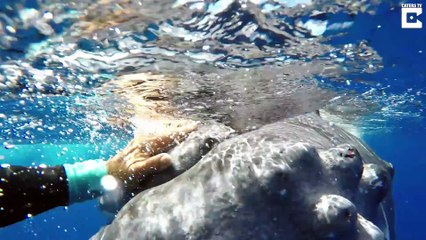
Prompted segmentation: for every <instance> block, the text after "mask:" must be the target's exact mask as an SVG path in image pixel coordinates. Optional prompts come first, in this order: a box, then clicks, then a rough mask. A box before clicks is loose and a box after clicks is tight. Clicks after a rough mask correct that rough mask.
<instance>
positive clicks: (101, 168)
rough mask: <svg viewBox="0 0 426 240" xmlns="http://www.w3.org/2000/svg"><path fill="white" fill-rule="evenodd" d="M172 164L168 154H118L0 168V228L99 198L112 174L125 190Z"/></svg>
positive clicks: (134, 186) (132, 187)
mask: <svg viewBox="0 0 426 240" xmlns="http://www.w3.org/2000/svg"><path fill="white" fill-rule="evenodd" d="M170 165H171V159H170V156H169V155H168V154H164V153H162V154H157V155H155V156H153V157H141V158H136V157H132V158H131V159H130V160H128V161H125V160H124V159H123V158H122V157H121V155H117V156H116V157H114V158H112V159H110V160H109V161H101V160H88V161H84V162H78V163H74V164H64V165H62V166H56V167H40V166H38V167H22V166H9V165H8V166H4V165H3V166H1V167H0V227H4V226H7V225H10V224H13V223H16V222H19V221H21V220H24V219H26V218H28V217H32V216H35V215H37V214H39V213H42V212H45V211H47V210H49V209H52V208H55V207H59V206H67V205H70V204H73V203H76V202H82V201H85V200H90V199H94V198H96V197H99V196H100V195H101V194H102V193H103V191H104V189H103V186H102V184H101V181H102V178H103V177H104V176H107V175H111V176H113V177H114V179H116V180H117V181H120V182H123V183H125V184H123V186H124V187H125V189H126V190H132V189H134V188H136V187H137V186H138V185H139V184H140V182H141V181H143V179H144V178H145V177H146V176H149V175H153V174H155V173H158V172H159V171H162V170H163V169H165V168H167V167H169V166H170Z"/></svg>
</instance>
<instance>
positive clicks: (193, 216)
mask: <svg viewBox="0 0 426 240" xmlns="http://www.w3.org/2000/svg"><path fill="white" fill-rule="evenodd" d="M392 177H393V168H392V166H391V165H390V164H389V163H387V162H385V161H383V160H381V159H380V158H378V157H377V156H376V155H375V154H374V153H373V152H372V150H370V149H369V148H368V147H367V146H365V145H364V144H363V143H362V142H361V141H360V140H358V139H357V138H356V137H354V136H352V135H351V134H349V133H347V132H345V131H344V130H342V129H341V128H339V127H337V126H335V125H333V124H331V123H329V122H326V121H324V120H322V119H321V118H320V117H319V116H318V115H316V114H306V115H302V116H299V117H295V118H290V119H286V120H283V121H279V122H276V123H273V124H269V125H266V126H264V127H262V128H260V129H258V130H255V131H252V132H248V133H245V134H242V135H238V136H234V137H231V138H229V139H228V140H225V141H223V142H221V143H220V144H219V145H218V146H216V147H215V148H214V149H213V150H211V151H210V152H209V153H208V154H207V155H205V156H204V157H203V158H202V159H201V160H200V161H199V162H198V163H197V164H196V165H195V166H194V167H192V168H190V169H189V170H188V171H186V172H184V173H183V174H181V175H179V176H178V177H176V178H175V179H173V180H171V181H169V182H167V183H165V184H163V185H161V186H158V187H155V188H152V189H149V190H147V191H145V192H142V193H140V194H139V195H137V196H136V197H134V198H133V199H132V200H131V201H130V202H128V203H127V204H126V205H125V206H124V207H123V208H122V209H121V211H120V212H119V213H118V215H117V217H116V219H115V220H114V221H113V222H112V223H111V224H110V225H109V226H106V227H105V228H103V229H102V230H101V231H100V232H99V233H98V234H96V235H95V236H94V237H92V239H103V240H105V239H363V240H364V239H393V238H394V232H393V203H392V196H391V191H390V190H391V181H392Z"/></svg>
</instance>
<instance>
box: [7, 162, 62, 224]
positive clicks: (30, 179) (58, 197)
mask: <svg viewBox="0 0 426 240" xmlns="http://www.w3.org/2000/svg"><path fill="white" fill-rule="evenodd" d="M66 205H68V183H67V178H66V173H65V169H64V167H63V166H56V167H46V168H43V167H21V166H6V167H3V166H2V167H0V227H3V226H7V225H10V224H13V223H15V222H18V221H21V220H23V219H25V218H27V217H31V216H34V215H36V214H39V213H41V212H44V211H46V210H49V209H51V208H54V207H58V206H66Z"/></svg>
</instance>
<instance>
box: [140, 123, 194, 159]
mask: <svg viewBox="0 0 426 240" xmlns="http://www.w3.org/2000/svg"><path fill="white" fill-rule="evenodd" d="M196 127H197V124H196V123H195V122H193V123H191V124H187V125H184V126H176V127H175V128H174V129H171V131H170V132H168V133H166V134H163V135H160V136H152V137H150V138H148V139H145V140H144V141H143V143H141V144H139V145H140V146H141V152H143V153H144V154H145V155H146V156H154V155H156V154H158V153H161V152H164V151H166V150H167V148H169V147H170V146H172V145H173V144H175V143H179V142H180V141H182V140H183V139H185V138H186V137H187V136H188V134H189V133H190V132H192V131H194V130H195V129H196Z"/></svg>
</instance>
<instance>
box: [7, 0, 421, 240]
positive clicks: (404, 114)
mask: <svg viewBox="0 0 426 240" xmlns="http://www.w3.org/2000/svg"><path fill="white" fill-rule="evenodd" d="M83 2H84V3H86V1H82V2H81V3H80V4H82V5H83ZM167 2H168V1H167ZM180 2H181V1H177V2H171V4H170V5H172V4H178V3H180ZM249 2H250V1H249ZM253 2H255V1H253ZM256 2H257V3H256V4H255V7H253V6H251V5H250V3H247V2H246V1H241V2H238V1H211V2H209V3H201V1H200V2H198V1H195V2H191V1H188V2H186V3H185V4H186V5H185V4H184V7H183V8H184V10H174V9H173V10H172V11H171V12H168V11H167V10H164V11H165V13H164V15H161V14H160V15H158V16H150V15H149V14H147V15H148V17H147V19H148V20H146V22H144V23H146V24H142V25H141V26H140V27H139V26H133V28H132V27H129V26H128V25H137V23H138V22H137V21H136V23H135V22H132V21H133V20H132V19H133V18H129V19H124V21H120V23H121V25H120V24H118V25H117V27H109V26H107V27H105V26H104V25H102V24H101V22H102V21H100V20H98V21H97V24H98V27H99V28H107V29H109V30H107V31H99V32H98V34H97V35H96V37H93V35H88V36H91V37H80V36H79V35H78V34H77V36H72V34H70V32H71V33H73V32H74V31H82V30H78V28H76V27H75V26H76V25H75V24H76V23H78V21H80V16H81V15H84V14H82V12H84V11H83V10H82V9H84V6H79V4H74V5H72V4H69V3H68V4H64V3H63V2H61V1H23V0H22V1H2V3H0V23H1V26H0V29H2V31H0V34H1V36H0V66H2V68H1V69H0V73H1V76H2V77H1V78H0V90H1V93H0V100H1V101H0V124H1V125H0V132H1V135H0V136H1V138H0V142H3V144H4V146H5V148H3V149H1V150H0V157H1V159H0V161H1V162H2V163H11V164H22V165H31V164H40V163H44V164H48V165H54V164H61V163H64V162H75V161H79V160H84V159H97V158H103V159H107V158H109V157H110V156H112V155H113V154H114V153H115V151H116V150H119V149H120V148H121V147H123V146H124V145H125V144H126V142H127V140H128V139H130V136H131V133H129V132H124V133H123V132H122V131H121V130H120V129H114V128H110V127H108V126H106V122H105V121H104V119H105V118H107V117H109V116H111V115H114V111H112V110H106V109H105V107H104V105H102V104H105V102H103V101H101V100H98V97H99V93H98V92H96V91H95V90H94V89H96V87H99V86H101V85H102V84H103V83H105V82H108V81H110V80H111V79H113V78H114V76H115V75H116V74H117V73H127V72H132V71H135V70H136V71H141V70H145V71H146V70H148V71H149V70H151V69H156V68H160V69H162V68H163V69H165V70H167V71H171V70H170V69H172V70H174V69H173V68H172V67H170V68H168V67H169V66H165V64H168V65H171V64H174V65H176V66H179V68H182V67H181V66H180V65H179V61H182V62H181V64H184V65H188V64H189V65H191V64H193V65H194V66H198V65H197V64H199V63H200V62H202V63H203V64H206V65H208V66H212V67H213V68H218V69H225V70H230V69H238V68H255V69H261V68H262V67H264V66H269V65H275V64H277V63H281V64H284V65H279V67H282V68H286V66H287V65H285V64H286V63H291V62H296V63H312V64H313V65H309V66H312V68H314V67H316V65H314V63H316V62H320V66H322V67H324V68H327V67H332V68H333V69H338V68H339V67H341V68H342V69H343V70H342V69H340V70H336V71H335V72H333V71H332V73H331V74H329V73H327V72H323V71H319V72H317V73H315V74H313V75H312V76H310V77H309V78H312V79H314V80H315V81H317V82H318V85H320V86H321V87H323V88H327V89H330V90H333V91H336V92H337V93H338V94H337V95H338V96H339V97H340V98H333V99H339V100H338V101H337V103H335V102H336V101H331V102H330V104H328V105H326V106H324V108H326V109H330V112H333V110H335V109H342V108H343V109H347V108H348V107H347V106H349V107H350V111H349V113H348V112H344V111H343V112H339V111H335V112H334V113H335V114H337V115H339V117H342V118H343V119H345V118H347V119H348V120H347V121H349V122H351V121H353V122H356V123H354V125H355V127H356V128H358V130H357V131H358V132H359V135H360V136H361V137H362V139H363V140H364V141H365V142H367V143H368V144H369V145H370V146H371V148H372V149H374V150H375V151H376V153H377V154H378V155H379V156H380V157H381V158H383V159H385V160H386V161H389V162H391V163H392V164H393V165H394V167H395V169H396V174H395V179H394V183H393V184H394V185H393V195H394V199H395V210H396V233H397V238H398V239H424V238H425V234H424V231H423V229H422V228H423V226H424V225H425V224H426V219H425V218H424V217H423V216H425V215H426V207H425V206H424V203H425V202H426V193H425V192H424V191H422V190H423V189H424V188H425V187H426V175H424V172H426V157H425V155H424V154H423V150H424V149H426V141H425V138H424V136H426V128H425V118H424V116H425V114H424V104H425V103H426V97H425V94H426V92H425V84H426V81H425V80H426V79H425V77H426V72H425V66H426V55H425V54H426V52H425V51H426V49H425V46H424V43H425V42H426V30H425V29H424V28H423V29H401V8H400V2H398V1H377V2H376V1H374V2H372V3H360V5H361V6H359V5H357V4H350V3H353V2H350V1H347V2H345V3H346V5H345V4H342V3H341V2H339V1H326V2H325V3H322V2H321V4H322V5H320V3H319V2H318V3H317V2H316V1H270V2H269V1H256ZM413 2H415V1H413ZM298 3H299V4H305V5H306V6H305V7H304V8H300V9H299V8H297V4H298ZM61 4H62V5H61ZM87 4H96V3H93V2H92V1H87ZM146 4H149V2H147V3H145V2H144V1H141V6H145V5H146ZM197 4H198V5H197ZM244 4H248V5H249V6H248V7H247V6H246V7H244ZM123 6H124V7H123ZM123 6H122V7H121V8H125V5H123ZM295 6H296V7H295ZM309 6H312V9H309V8H310V7H309ZM324 6H326V7H324ZM185 7H186V8H185ZM327 7H328V8H327ZM146 8H147V9H148V10H152V11H153V12H154V13H157V12H156V11H159V10H157V9H150V7H149V6H148V7H146ZM153 8H154V7H153ZM164 8H165V9H167V8H171V7H170V6H169V5H167V4H166V3H165V4H164ZM253 8H258V10H253ZM23 9H27V11H24V12H23V11H22V10H23ZM31 9H34V11H37V12H34V11H33V10H31ZM185 9H186V10H185ZM194 9H200V10H197V11H195V10H194ZM247 9H250V11H249V10H247ZM303 9H308V10H303ZM148 10H147V11H148ZM194 11H195V12H194ZM295 12H296V13H295ZM46 13H52V14H53V16H54V18H53V19H51V18H50V15H46ZM20 14H21V15H20ZM85 14H87V13H85ZM128 14H131V13H128ZM143 14H146V13H145V12H143ZM262 14H264V15H265V16H266V18H267V19H269V20H271V19H270V18H273V19H272V20H271V22H273V21H275V25H274V26H273V27H271V26H270V25H268V24H265V23H263V22H262V21H261V19H262V18H260V17H259V16H261V15H262ZM153 15H154V14H153ZM175 15H179V16H175ZM25 16H26V17H25ZM56 16H61V21H59V20H58V19H55V17H56ZM102 16H103V15H102V14H99V16H97V17H98V18H102ZM115 17H117V16H115ZM30 18H34V19H33V20H27V21H29V22H30V24H32V25H31V26H30V27H25V26H24V25H25V24H24V23H23V22H25V21H24V20H23V19H30ZM117 18H118V17H117ZM135 18H136V19H137V20H138V21H142V20H140V19H138V18H137V17H135ZM40 19H41V20H40ZM419 20H421V21H423V23H426V17H425V15H424V14H423V15H421V17H420V18H419ZM264 21H266V20H264ZM17 22H18V23H17ZM123 22H124V24H123ZM126 22H127V23H128V25H126ZM142 22H143V21H142ZM228 22H230V23H232V24H227V23H228ZM46 24H47V25H46ZM99 25H102V26H99ZM8 26H13V27H12V28H10V27H9V28H8ZM49 26H50V28H49ZM236 26H238V27H236ZM116 29H118V30H116ZM49 31H53V32H54V33H53V34H52V33H49ZM170 32H172V33H170ZM285 33H287V34H289V35H290V36H291V37H288V36H287V35H286V34H285ZM167 34H169V35H170V36H171V37H172V38H173V39H174V41H175V42H173V41H170V40H169V41H170V42H173V43H170V42H168V39H167V38H165V37H164V35H167ZM58 36H61V37H62V38H61V39H59V40H58V39H55V37H56V38H57V37H58ZM170 36H169V37H170ZM293 38H296V40H294V42H295V43H293V40H291V41H290V40H289V39H293ZM176 39H179V40H176ZM106 40H108V43H105V41H106ZM305 40H306V41H305ZM289 42H290V43H289ZM67 43H75V46H74V45H73V46H68V45H66V44H67ZM309 44H313V45H312V46H310V45H309ZM123 45H126V46H127V47H128V48H129V49H130V50H125V49H126V46H123ZM130 46H132V47H133V46H134V48H132V47H130ZM365 46H366V47H365ZM318 49H319V50H318ZM131 50H133V52H132V51H131ZM78 51H79V52H78ZM123 52H125V53H130V54H128V55H127V57H125V58H119V57H117V55H118V54H120V53H123ZM77 53H78V54H77ZM82 53H84V54H86V55H84V54H82ZM102 54H104V55H102ZM52 56H54V57H55V58H54V57H52ZM70 56H72V57H70ZM98 56H101V57H111V58H113V60H112V62H113V64H111V62H108V61H107V60H105V61H103V60H104V59H100V58H97V57H98ZM185 56H187V57H188V60H186V59H184V57H185ZM114 57H117V58H114ZM58 59H59V60H58ZM70 59H71V60H70ZM114 59H115V60H114ZM176 59H180V60H176ZM181 59H184V60H181ZM321 64H322V65H321ZM158 66H160V67H158ZM176 68H177V69H178V67H176ZM157 70H158V69H157ZM338 74H339V75H338ZM13 76H16V78H13ZM53 78H54V79H58V78H59V79H62V80H61V81H57V80H53ZM82 79H84V80H82ZM259 85H261V83H259ZM34 86H35V87H34ZM30 89H32V90H30ZM340 100H341V101H340ZM109 101H110V100H109ZM109 101H107V103H106V104H111V102H109ZM353 102H355V103H356V104H355V105H351V103H353ZM113 104H115V102H113ZM118 104H119V103H118ZM333 104H337V106H335V105H333ZM98 105H99V107H96V106H98ZM365 106H367V107H365ZM371 106H373V107H371ZM339 107H342V108H339ZM52 109H54V111H53V110H52ZM336 112H337V113H336ZM1 114H2V115H1ZM89 120H90V121H89ZM40 129H41V130H40ZM12 145H14V147H10V146H12ZM106 223H107V218H106V217H105V216H104V215H103V214H102V213H100V211H99V210H98V208H97V202H96V201H90V202H86V203H82V204H77V205H74V206H70V207H67V208H58V209H54V210H52V211H49V212H46V213H44V214H41V215H39V216H36V217H33V218H31V219H27V220H25V221H23V222H21V223H17V224H15V225H13V226H10V227H7V228H3V229H0V238H1V239H55V238H61V239H87V238H89V237H90V236H92V235H93V234H94V233H96V232H97V230H98V229H99V228H100V227H101V226H102V225H105V224H106Z"/></svg>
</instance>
